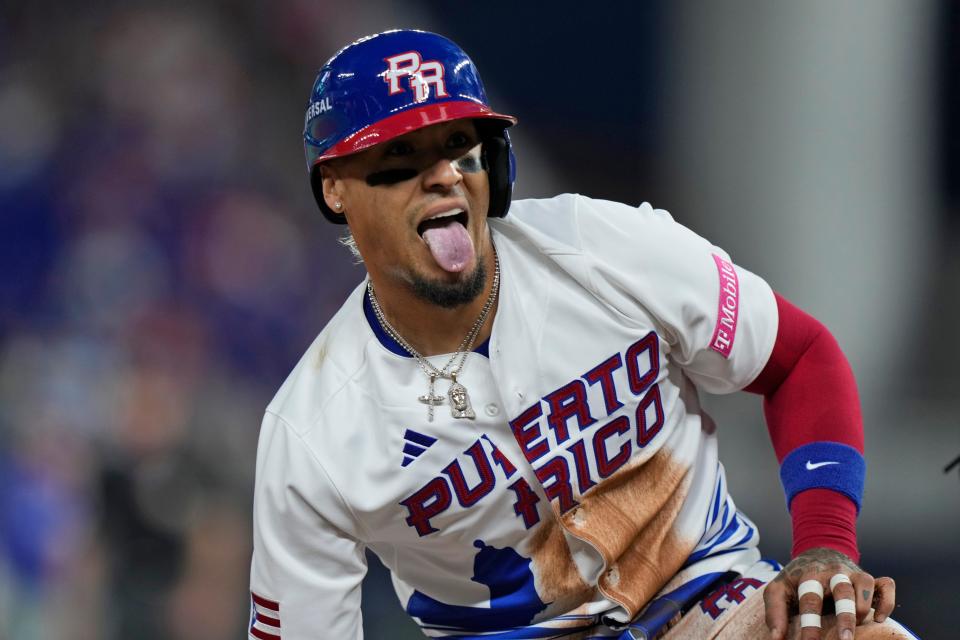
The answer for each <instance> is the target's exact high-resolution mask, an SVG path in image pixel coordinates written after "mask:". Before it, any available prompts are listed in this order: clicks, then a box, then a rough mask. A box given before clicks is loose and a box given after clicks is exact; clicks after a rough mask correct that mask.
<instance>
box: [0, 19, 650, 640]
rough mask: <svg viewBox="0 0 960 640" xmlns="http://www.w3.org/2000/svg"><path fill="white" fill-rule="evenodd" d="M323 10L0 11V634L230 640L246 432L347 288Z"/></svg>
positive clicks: (242, 598)
mask: <svg viewBox="0 0 960 640" xmlns="http://www.w3.org/2000/svg"><path fill="white" fill-rule="evenodd" d="M51 4H52V5H53V6H51ZM381 4H382V3H381ZM432 4H433V5H434V7H435V8H436V5H437V4H438V3H432ZM429 5H431V3H425V5H424V6H425V7H428V6H429ZM357 10H358V11H359V9H357ZM424 10H426V9H424ZM343 11H344V9H343V8H341V7H338V6H337V5H336V4H335V3H332V2H314V1H311V0H285V1H283V2H265V1H263V2H261V1H256V0H246V1H244V2H226V1H223V2H205V3H179V4H176V3H172V4H171V5H170V6H169V7H168V6H167V5H166V4H165V3H159V2H156V3H142V2H132V3H126V2H91V3H86V2H85V3H67V2H63V3H47V2H36V3H31V2H5V3H4V4H3V5H2V8H0V487H2V493H0V638H10V639H17V640H41V639H61V638H62V639H81V638H83V639H86V638H130V639H133V638H136V639H138V640H152V639H154V638H157V639H159V638H178V639H185V640H192V639H197V640H200V639H203V640H218V639H221V638H224V639H225V638H235V637H240V636H241V635H242V634H243V628H244V625H245V623H246V619H247V606H248V601H247V577H248V569H249V554H250V494H251V488H252V482H253V472H254V454H255V446H256V438H257V434H258V430H259V420H260V416H261V415H262V411H263V408H264V407H265V406H266V403H267V402H268V401H269V399H270V397H271V396H272V394H273V393H274V391H275V390H276V388H277V387H278V385H279V384H280V382H282V380H283V378H284V376H285V375H286V374H287V372H288V371H289V370H290V368H291V367H292V365H293V364H294V363H295V361H296V360H297V358H298V357H299V356H300V354H301V353H302V352H303V350H304V349H305V348H306V346H307V345H308V343H309V342H310V341H311V340H312V338H313V337H314V335H315V334H316V332H317V331H318V329H319V328H320V327H322V326H323V324H324V323H325V322H326V320H327V319H328V318H329V317H330V316H331V315H332V313H333V312H334V311H335V310H336V308H337V307H338V306H339V304H340V302H341V300H342V299H343V298H344V297H345V295H346V294H347V292H348V291H349V290H350V289H352V288H353V287H354V286H355V285H356V283H357V282H358V281H359V280H360V278H361V277H362V274H363V271H362V268H361V267H358V266H356V265H351V264H350V260H349V258H348V257H347V254H346V252H344V251H340V250H339V249H338V248H337V247H336V246H335V241H334V239H335V238H336V236H337V235H338V234H339V232H340V230H339V229H334V228H332V227H331V226H330V225H327V224H325V223H324V222H323V221H322V220H321V218H320V217H319V216H318V215H317V214H316V212H315V211H314V208H313V204H312V201H311V199H310V196H309V192H308V187H307V181H306V179H305V171H304V167H303V165H302V158H301V156H300V155H299V153H298V145H299V141H298V135H299V130H298V127H299V124H300V119H301V118H302V107H303V105H304V103H305V99H306V95H307V90H308V88H309V86H310V83H311V82H312V79H313V75H314V73H315V71H316V68H317V67H318V66H319V65H320V63H321V62H322V61H323V59H325V57H326V56H328V55H329V54H331V53H332V52H333V49H334V48H335V47H336V46H339V45H341V44H343V43H344V42H346V40H347V39H349V38H352V37H353V36H356V35H360V34H362V33H366V32H370V31H375V30H377V29H379V28H382V26H381V25H380V24H376V25H373V26H371V27H366V26H362V25H358V26H356V27H354V28H353V29H351V30H350V31H349V32H346V33H344V32H341V31H338V30H337V29H335V28H333V26H330V25H335V24H339V22H338V20H342V16H341V15H340V14H341V13H342V12H343ZM437 14H438V17H442V15H441V14H442V12H440V11H438V12H437ZM406 24H409V22H407V23H404V26H405V25H406ZM324 25H326V26H324ZM430 26H432V27H434V28H438V29H440V28H443V23H442V22H440V23H434V24H432V25H430ZM453 35H454V36H455V37H456V34H455V33H454V34H453ZM467 48H468V49H469V47H467ZM494 73H495V72H494ZM491 79H493V81H494V84H495V82H496V80H495V78H494V76H489V78H488V82H490V81H491ZM633 142H635V141H631V140H627V141H626V142H623V144H625V145H628V146H629V144H633ZM611 143H612V142H611ZM566 160H567V161H568V162H569V161H571V158H566ZM572 160H575V158H574V159H572ZM622 178H623V176H616V175H614V176H612V177H611V176H607V178H606V180H607V183H606V184H612V183H613V182H623V180H622ZM598 179H599V178H598ZM607 195H616V194H609V193H608V194H607ZM388 597H389V596H388ZM393 606H395V604H394V605H393ZM372 637H379V636H376V635H373V636H372Z"/></svg>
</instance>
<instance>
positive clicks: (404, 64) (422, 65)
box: [383, 51, 448, 102]
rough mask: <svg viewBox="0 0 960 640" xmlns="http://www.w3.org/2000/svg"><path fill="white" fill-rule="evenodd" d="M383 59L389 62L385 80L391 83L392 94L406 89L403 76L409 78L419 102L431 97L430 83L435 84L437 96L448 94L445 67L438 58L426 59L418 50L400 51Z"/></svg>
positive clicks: (384, 75) (408, 80) (408, 82)
mask: <svg viewBox="0 0 960 640" xmlns="http://www.w3.org/2000/svg"><path fill="white" fill-rule="evenodd" d="M383 60H384V62H386V63H387V70H386V71H385V72H384V74H383V81H384V82H386V83H387V84H388V85H390V95H391V96H392V95H396V94H398V93H403V92H404V91H405V89H404V88H403V87H401V86H400V78H403V77H406V78H407V84H408V85H409V86H410V88H411V89H413V91H414V96H415V99H416V101H417V102H423V101H424V100H426V99H427V98H429V97H430V85H433V88H434V91H435V94H436V97H438V98H444V97H446V96H447V95H448V94H447V87H446V85H445V84H444V81H443V74H444V68H443V65H442V64H441V63H440V62H438V61H437V60H424V59H423V57H422V56H421V55H420V54H419V53H418V52H416V51H407V52H406V53H398V54H397V55H395V56H390V57H389V58H384V59H383Z"/></svg>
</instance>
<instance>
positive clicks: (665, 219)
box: [577, 197, 777, 393]
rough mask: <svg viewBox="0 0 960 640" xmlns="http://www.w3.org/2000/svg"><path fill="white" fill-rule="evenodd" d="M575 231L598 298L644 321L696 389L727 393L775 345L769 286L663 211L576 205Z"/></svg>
mask: <svg viewBox="0 0 960 640" xmlns="http://www.w3.org/2000/svg"><path fill="white" fill-rule="evenodd" d="M577 219H578V222H577V226H578V229H579V233H580V236H581V237H580V241H581V243H582V247H583V249H584V254H585V255H586V256H596V257H595V258H593V260H594V262H593V263H592V264H591V266H590V267H589V272H590V280H591V285H592V286H593V287H594V288H595V290H596V291H597V294H598V295H599V296H601V297H602V298H603V299H605V300H607V301H609V302H610V303H611V304H612V305H613V306H614V307H615V308H617V309H618V310H619V311H620V312H621V313H623V314H625V315H627V316H630V317H636V314H640V313H645V314H648V315H650V316H652V317H653V318H654V320H655V322H657V323H658V324H659V325H660V327H661V329H662V332H663V333H664V334H665V335H664V337H665V338H666V339H667V341H668V342H669V344H670V357H671V358H672V359H673V360H674V361H675V362H677V363H678V364H680V365H681V366H682V367H683V369H684V371H685V373H686V374H687V375H688V376H689V377H690V378H691V379H692V380H693V381H694V382H695V383H696V384H697V386H699V387H700V388H702V389H704V390H706V391H708V392H711V393H729V392H731V391H736V390H739V389H742V388H743V387H745V386H747V385H748V384H749V383H750V382H751V381H752V380H753V379H754V378H755V377H756V376H757V375H758V374H759V373H760V371H761V370H762V369H763V366H764V365H765V364H766V362H767V360H768V359H769V357H770V353H771V351H772V349H773V344H774V342H775V340H776V336H777V305H776V300H775V298H774V295H773V291H772V290H771V288H770V286H769V285H768V284H767V283H766V282H765V281H764V280H763V279H762V278H760V277H758V276H757V275H755V274H753V273H751V272H750V271H748V270H747V269H744V268H743V267H740V266H738V265H736V264H734V263H733V261H732V260H731V259H730V256H729V255H728V254H727V253H726V252H725V251H724V250H722V249H720V248H719V247H716V246H714V245H713V244H711V243H710V242H708V241H707V240H705V239H704V238H702V237H701V236H699V235H697V234H696V233H694V232H693V231H691V230H690V229H688V228H686V227H684V226H683V225H681V224H678V223H677V222H675V221H674V220H673V218H672V217H671V216H670V214H668V213H667V212H666V211H662V210H658V209H654V208H653V207H652V206H650V205H649V204H646V203H644V204H643V205H641V206H640V207H637V208H634V207H630V206H628V205H622V204H619V203H613V202H606V201H600V200H591V199H588V198H582V197H581V198H579V199H578V206H577Z"/></svg>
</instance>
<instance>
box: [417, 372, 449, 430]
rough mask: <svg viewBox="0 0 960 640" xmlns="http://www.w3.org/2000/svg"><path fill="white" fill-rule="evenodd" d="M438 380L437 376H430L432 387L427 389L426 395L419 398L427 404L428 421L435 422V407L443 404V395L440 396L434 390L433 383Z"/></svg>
mask: <svg viewBox="0 0 960 640" xmlns="http://www.w3.org/2000/svg"><path fill="white" fill-rule="evenodd" d="M436 381H437V376H435V375H431V376H430V387H429V388H428V389H427V393H426V394H425V395H422V396H420V397H419V398H417V400H419V401H420V402H422V403H423V404H425V405H427V421H428V422H433V408H434V407H435V406H437V405H440V404H443V396H438V395H436V394H435V393H434V392H433V383H434V382H436Z"/></svg>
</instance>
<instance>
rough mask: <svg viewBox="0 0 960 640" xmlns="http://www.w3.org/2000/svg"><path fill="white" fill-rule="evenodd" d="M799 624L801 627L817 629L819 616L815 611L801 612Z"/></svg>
mask: <svg viewBox="0 0 960 640" xmlns="http://www.w3.org/2000/svg"><path fill="white" fill-rule="evenodd" d="M800 626H801V627H817V628H818V629H819V628H820V616H819V615H817V614H815V613H801V614H800Z"/></svg>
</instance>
